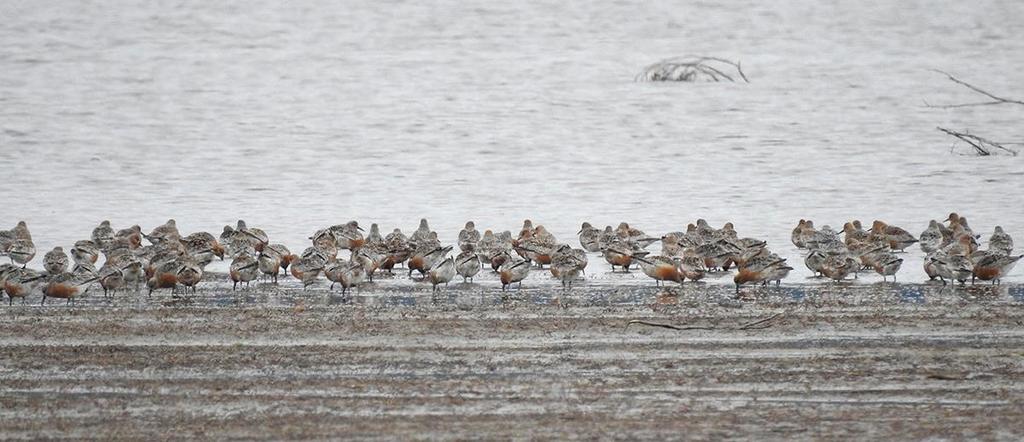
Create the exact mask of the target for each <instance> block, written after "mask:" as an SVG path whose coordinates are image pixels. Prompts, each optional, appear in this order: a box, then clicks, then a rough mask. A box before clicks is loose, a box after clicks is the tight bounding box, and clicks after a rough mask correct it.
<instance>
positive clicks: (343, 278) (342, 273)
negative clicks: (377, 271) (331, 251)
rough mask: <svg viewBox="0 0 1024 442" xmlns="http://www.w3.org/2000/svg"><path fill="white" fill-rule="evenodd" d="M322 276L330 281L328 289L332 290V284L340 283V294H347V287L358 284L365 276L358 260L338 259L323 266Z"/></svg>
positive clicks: (364, 271)
mask: <svg viewBox="0 0 1024 442" xmlns="http://www.w3.org/2000/svg"><path fill="white" fill-rule="evenodd" d="M324 276H326V277H327V279H328V280H329V281H331V287H330V289H329V290H334V284H341V294H342V296H344V295H346V294H348V289H350V288H352V287H356V286H358V285H359V284H360V283H361V282H363V279H364V278H365V277H366V270H364V269H363V265H362V263H360V262H358V261H354V260H352V261H346V260H338V261H333V262H331V263H329V264H327V266H326V267H324Z"/></svg>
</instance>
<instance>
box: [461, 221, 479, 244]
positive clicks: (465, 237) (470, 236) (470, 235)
mask: <svg viewBox="0 0 1024 442" xmlns="http://www.w3.org/2000/svg"><path fill="white" fill-rule="evenodd" d="M479 241H480V232H479V231H477V230H476V224H473V221H467V222H466V227H465V228H463V229H462V230H461V231H459V250H462V251H463V252H465V251H472V250H473V249H474V248H476V244H477V243H478V242H479Z"/></svg>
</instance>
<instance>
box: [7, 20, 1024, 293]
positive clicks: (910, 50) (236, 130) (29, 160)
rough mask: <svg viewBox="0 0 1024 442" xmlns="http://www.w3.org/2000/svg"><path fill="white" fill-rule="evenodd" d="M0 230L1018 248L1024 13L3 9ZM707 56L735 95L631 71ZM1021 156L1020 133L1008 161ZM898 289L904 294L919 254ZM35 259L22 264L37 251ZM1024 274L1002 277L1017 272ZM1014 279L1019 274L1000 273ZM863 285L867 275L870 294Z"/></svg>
mask: <svg viewBox="0 0 1024 442" xmlns="http://www.w3.org/2000/svg"><path fill="white" fill-rule="evenodd" d="M0 16H2V17H3V20H0V41H2V42H3V44H2V45H0V166H2V167H0V168H2V174H3V177H4V181H3V182H4V188H5V189H6V192H4V195H5V197H4V198H3V199H2V203H0V227H3V228H9V227H10V226H13V225H14V224H15V223H16V222H17V221H18V220H21V219H24V220H26V221H27V222H28V223H29V226H30V227H31V228H32V232H33V235H34V236H35V240H36V244H37V246H38V248H39V249H40V253H39V256H41V255H42V254H43V253H44V252H45V251H46V250H49V248H51V247H53V246H55V245H64V246H69V245H71V244H72V243H73V242H74V241H75V240H78V239H83V238H87V237H88V235H89V233H90V231H91V229H92V228H93V227H94V226H95V225H96V224H97V223H98V222H99V221H100V220H103V219H110V220H111V221H112V222H113V223H114V224H115V226H116V227H119V228H120V227H126V226H128V225H131V224H136V223H137V224H140V225H142V226H143V228H144V229H146V230H148V229H150V228H152V227H153V226H155V225H156V224H158V223H162V222H164V221H165V220H166V219H167V218H172V217H173V218H176V219H177V220H178V223H179V226H180V227H181V228H182V230H183V231H184V232H192V231H197V230H209V231H213V232H218V231H219V230H220V229H221V227H222V226H223V225H224V224H227V223H233V222H234V221H235V220H237V219H239V218H244V219H245V220H247V221H248V222H249V224H250V225H254V226H259V227H262V228H264V229H265V230H267V232H268V233H269V234H270V236H271V239H272V240H274V241H275V242H284V243H285V244H287V245H289V246H290V247H292V248H293V249H301V248H302V247H304V246H305V245H306V244H307V240H306V237H307V236H309V234H310V233H312V232H313V231H314V230H316V229H317V228H319V227H323V226H326V225H330V224H335V223H340V222H344V221H347V220H349V219H358V220H360V221H361V222H363V223H366V224H369V223H370V222H377V223H380V224H381V226H382V228H384V229H385V232H386V231H389V230H390V229H391V228H393V227H396V226H398V227H401V228H403V229H404V230H406V232H408V231H409V230H411V229H413V228H414V227H415V225H416V222H417V221H418V220H419V218H421V217H427V218H428V219H429V220H430V221H431V224H432V227H433V228H435V229H436V230H438V231H439V232H441V233H442V239H444V240H449V241H450V240H454V238H455V236H456V233H457V232H458V229H459V228H460V227H461V225H462V223H463V222H465V221H466V220H467V219H473V220H475V221H476V222H477V225H478V226H480V227H481V228H491V229H495V230H506V229H509V230H513V231H515V230H516V229H518V226H519V225H520V223H521V221H522V220H523V219H524V218H531V219H533V220H534V221H535V222H537V223H541V224H544V225H545V226H547V227H548V228H549V230H552V231H553V232H554V233H555V234H556V235H557V236H558V237H559V238H560V239H562V240H564V241H566V242H571V243H573V244H575V240H574V239H573V236H574V233H575V232H576V230H577V229H578V228H579V223H580V222H582V221H584V220H589V221H591V222H592V223H594V224H598V225H600V226H603V225H605V224H617V223H618V222H619V221H629V222H630V223H632V224H633V225H635V226H638V227H640V228H642V229H644V230H646V231H647V232H649V233H652V234H660V233H664V232H666V231H671V230H680V229H683V228H684V227H685V225H686V223H688V222H692V221H693V220H694V219H696V218H698V217H703V218H706V219H708V220H709V221H710V222H711V223H712V224H713V225H719V226H720V225H721V224H722V223H724V222H726V221H732V222H733V223H734V224H735V225H736V227H737V229H738V230H739V233H740V234H741V235H742V236H756V237H762V238H764V239H767V240H768V241H769V246H770V247H771V248H772V249H773V250H776V251H777V252H778V253H780V254H782V255H783V256H788V257H790V261H791V262H792V263H793V264H794V267H797V269H798V271H797V272H795V273H794V274H793V275H792V276H790V280H789V281H787V282H792V283H798V282H801V281H803V280H804V279H805V277H806V276H808V274H807V271H806V269H804V268H803V265H802V258H801V256H800V253H799V252H798V251H797V250H796V249H795V248H794V247H793V246H792V245H791V244H790V243H789V233H790V230H791V229H792V228H793V226H795V224H796V221H797V220H798V219H800V218H810V219H813V220H815V222H816V223H817V224H818V225H819V226H820V225H823V224H831V225H832V226H833V227H836V228H840V227H841V226H842V224H843V222H845V221H848V220H850V219H854V218H858V219H861V220H862V221H864V222H865V223H867V224H870V222H871V220H873V219H883V220H886V221H888V222H890V223H892V224H896V225H899V226H902V227H904V228H907V229H908V230H910V231H911V232H913V233H915V234H917V233H919V232H920V231H921V230H923V229H924V228H925V227H926V226H927V222H928V220H929V219H932V218H940V219H941V218H944V217H945V215H947V214H948V213H949V212H950V211H953V210H955V211H958V212H960V213H961V214H963V215H966V216H968V217H969V219H970V221H971V224H972V226H973V227H974V228H975V230H977V231H979V232H981V233H983V234H984V235H985V237H986V238H987V235H988V234H989V233H990V232H991V229H992V227H993V226H995V225H997V224H1000V225H1002V226H1003V227H1004V228H1005V229H1006V230H1007V231H1008V232H1009V233H1011V234H1014V235H1016V236H1018V238H1021V239H1022V240H1024V219H1022V218H1024V205H1022V204H1021V201H1022V200H1021V198H1020V196H1019V195H1020V194H1019V191H1020V188H1021V184H1024V163H1022V161H1024V159H1022V158H1020V157H1006V156H1003V157H991V158H976V157H967V156H961V155H957V154H955V153H951V152H950V148H951V145H952V143H951V139H950V138H949V137H947V136H946V135H944V134H942V133H939V132H938V131H936V130H935V126H937V125H942V126H948V127H950V128H953V129H970V130H971V131H972V132H973V133H978V134H981V135H983V136H986V137H988V138H991V139H995V140H999V141H1010V142H1012V141H1022V140H1024V132H1022V129H1021V128H1022V127H1024V126H1022V125H1021V124H1020V122H1021V120H1022V116H1024V108H1022V107H1020V106H1017V107H1011V106H985V107H972V108H958V109H936V108H929V107H926V106H925V102H926V101H927V102H929V103H934V104H946V103H963V102H971V101H979V99H983V97H980V96H979V95H977V94H973V93H971V92H970V91H968V90H966V89H964V88H962V87H959V86H957V85H955V84H953V83H951V82H949V81H948V80H947V79H946V78H945V77H943V76H942V75H940V74H937V73H935V72H932V71H930V69H941V70H945V71H949V72H951V73H953V74H955V75H957V76H959V77H961V78H963V79H965V80H968V81H971V82H972V83H975V84H977V85H979V86H982V87H984V88H985V89H987V90H989V91H992V92H994V93H997V94H1000V95H1005V96H1011V97H1016V98H1022V97H1024V89H1022V88H1021V87H1020V84H1021V83H1020V79H1021V78H1022V77H1021V74H1020V73H1021V72H1022V71H1024V3H1022V2H1019V1H1013V0H986V1H971V2H967V1H946V2H934V1H901V2H892V1H860V2H836V1H830V2H816V1H794V2H754V1H745V2H553V1H552V2H502V3H499V2H466V1H441V2H429V3H420V2H393V1H381V2H360V3H357V2H317V3H308V4H293V3H286V2H271V1H263V0H257V1H249V2H200V1H182V2H145V1H105V2H73V1H33V2H13V1H5V2H0ZM685 54H707V55H715V56H721V57H726V58H730V59H736V60H740V61H742V64H743V67H744V70H745V71H746V73H747V76H748V77H749V78H750V79H751V82H750V84H733V83H696V84H682V83H671V84H669V83H640V82H635V81H634V80H633V78H634V76H635V75H636V74H637V73H638V72H640V71H641V70H642V69H643V67H644V66H646V65H648V64H650V63H653V62H655V61H658V60H660V59H663V58H667V57H672V56H677V55H685ZM1020 147H1022V148H1024V146H1020ZM911 250H912V251H911V253H908V254H907V262H906V263H905V268H904V270H903V271H902V272H901V273H900V276H899V278H900V279H902V280H911V281H920V280H922V279H923V278H924V274H923V272H922V271H921V268H920V267H921V257H920V255H921V252H920V251H919V250H917V249H911ZM39 259H41V258H37V260H39ZM1020 272H1021V269H1018V270H1017V271H1015V275H1020ZM1010 279H1015V280H1021V279H1022V278H1020V277H1019V276H1015V277H1013V278H1010ZM868 280H869V281H873V280H872V279H868Z"/></svg>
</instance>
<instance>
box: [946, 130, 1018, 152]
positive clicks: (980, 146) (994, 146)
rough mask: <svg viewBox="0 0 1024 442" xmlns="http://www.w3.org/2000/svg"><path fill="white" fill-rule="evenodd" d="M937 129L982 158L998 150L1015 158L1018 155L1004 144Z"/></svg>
mask: <svg viewBox="0 0 1024 442" xmlns="http://www.w3.org/2000/svg"><path fill="white" fill-rule="evenodd" d="M936 129H938V130H940V131H942V132H945V133H946V134H947V135H949V136H952V137H954V138H956V139H958V140H960V141H963V142H965V143H967V144H968V145H969V146H971V147H972V148H973V149H974V152H975V153H976V154H977V155H978V156H981V157H987V156H989V155H992V154H993V153H994V152H995V151H997V150H1002V151H1004V152H1006V153H1009V154H1010V155H1013V156H1017V153H1018V152H1017V151H1016V150H1013V149H1010V148H1008V147H1006V146H1003V145H1002V144H999V143H996V142H994V141H990V140H986V139H984V138H982V137H979V136H977V135H972V134H969V133H967V132H957V131H953V130H949V129H946V128H944V127H936Z"/></svg>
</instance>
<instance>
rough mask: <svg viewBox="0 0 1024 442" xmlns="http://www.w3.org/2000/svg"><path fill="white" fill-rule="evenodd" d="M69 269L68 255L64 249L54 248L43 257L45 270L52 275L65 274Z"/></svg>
mask: <svg viewBox="0 0 1024 442" xmlns="http://www.w3.org/2000/svg"><path fill="white" fill-rule="evenodd" d="M67 269H68V254H67V253H64V248H63V247H61V246H57V247H54V248H53V250H50V251H49V252H46V254H45V255H43V270H46V273H48V274H50V275H57V274H61V273H64V271H66V270H67Z"/></svg>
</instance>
